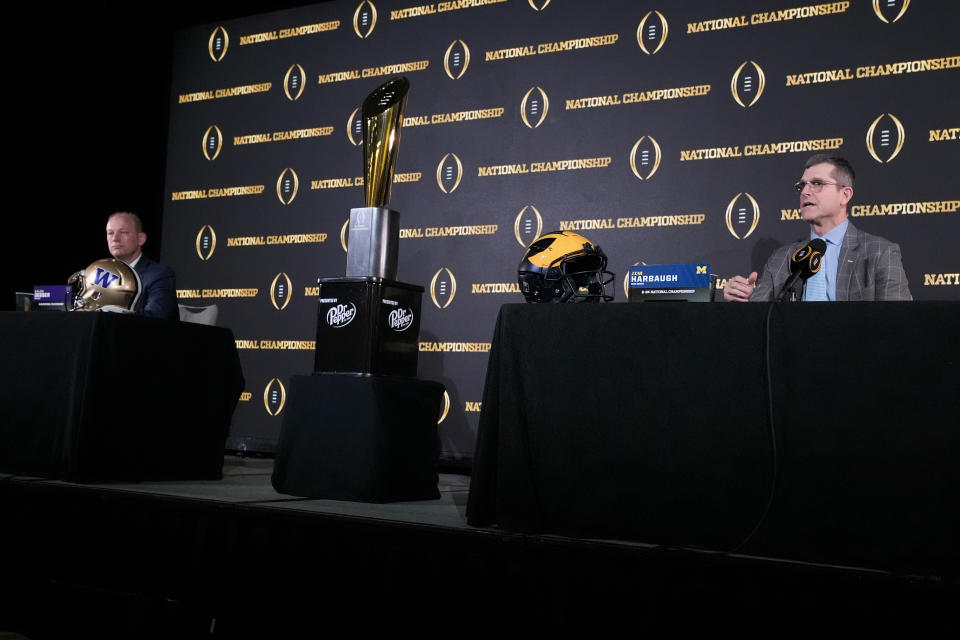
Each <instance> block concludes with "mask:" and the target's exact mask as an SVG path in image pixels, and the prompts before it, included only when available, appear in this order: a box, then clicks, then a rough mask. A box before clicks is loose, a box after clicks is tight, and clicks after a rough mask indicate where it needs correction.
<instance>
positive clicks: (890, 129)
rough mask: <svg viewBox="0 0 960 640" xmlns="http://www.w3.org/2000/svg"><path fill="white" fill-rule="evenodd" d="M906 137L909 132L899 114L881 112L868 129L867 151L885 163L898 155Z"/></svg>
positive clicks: (881, 162)
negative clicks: (898, 116)
mask: <svg viewBox="0 0 960 640" xmlns="http://www.w3.org/2000/svg"><path fill="white" fill-rule="evenodd" d="M906 139H907V132H906V131H905V130H904V128H903V123H902V122H900V120H899V119H898V118H897V116H895V115H893V114H892V113H881V114H880V115H879V116H877V119H876V120H874V121H873V122H872V123H870V128H869V129H867V151H869V152H870V156H871V157H872V158H873V159H874V160H876V161H877V162H879V163H880V164H884V163H887V162H890V161H891V160H893V159H894V158H896V157H897V154H899V153H900V150H901V149H903V143H904V141H906Z"/></svg>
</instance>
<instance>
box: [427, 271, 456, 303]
mask: <svg viewBox="0 0 960 640" xmlns="http://www.w3.org/2000/svg"><path fill="white" fill-rule="evenodd" d="M456 295H457V279H456V278H454V277H453V272H452V271H450V269H448V268H446V267H441V268H439V269H437V272H436V273H435V274H433V279H432V280H431V281H430V299H431V300H433V304H435V305H436V306H437V309H446V308H447V307H449V306H450V303H451V302H453V299H454V298H455V297H456Z"/></svg>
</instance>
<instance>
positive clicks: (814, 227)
mask: <svg viewBox="0 0 960 640" xmlns="http://www.w3.org/2000/svg"><path fill="white" fill-rule="evenodd" d="M846 219H847V212H846V211H844V212H842V213H841V214H840V215H839V216H837V217H836V218H821V219H820V220H815V221H813V222H811V223H810V230H811V231H813V232H814V233H815V234H817V235H818V236H820V237H821V238H822V237H823V236H825V235H826V234H828V233H829V232H830V231H832V230H833V229H836V228H837V227H839V226H840V225H841V224H843V222H844V221H845V220H846Z"/></svg>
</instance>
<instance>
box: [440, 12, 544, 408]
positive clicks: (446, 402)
mask: <svg viewBox="0 0 960 640" xmlns="http://www.w3.org/2000/svg"><path fill="white" fill-rule="evenodd" d="M547 1H548V2H549V1H550V0H547ZM448 413H450V394H449V393H447V390H446V389H444V390H443V407H442V408H441V409H440V419H439V420H437V424H440V423H441V422H443V421H444V420H446V419H447V414H448Z"/></svg>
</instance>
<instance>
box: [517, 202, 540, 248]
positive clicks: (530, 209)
mask: <svg viewBox="0 0 960 640" xmlns="http://www.w3.org/2000/svg"><path fill="white" fill-rule="evenodd" d="M542 231H543V218H542V217H540V212H539V211H537V208H536V207H535V206H533V205H532V204H528V205H527V206H525V207H524V208H523V209H520V213H518V214H517V217H516V219H515V220H514V221H513V235H514V236H516V238H517V242H519V243H520V246H521V247H524V248H526V247H529V246H530V243H531V242H533V241H534V240H536V239H537V238H539V237H540V233H541V232H542Z"/></svg>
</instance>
